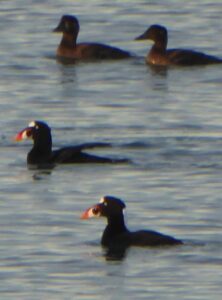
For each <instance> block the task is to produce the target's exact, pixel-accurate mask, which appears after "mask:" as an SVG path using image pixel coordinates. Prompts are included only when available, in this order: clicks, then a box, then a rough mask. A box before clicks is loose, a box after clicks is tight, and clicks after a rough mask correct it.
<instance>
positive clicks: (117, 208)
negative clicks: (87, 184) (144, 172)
mask: <svg viewBox="0 0 222 300" xmlns="http://www.w3.org/2000/svg"><path fill="white" fill-rule="evenodd" d="M125 208H126V205H125V203H124V202H123V201H122V200H121V199H119V198H116V197H114V196H104V197H102V198H101V199H100V202H99V203H97V204H95V205H93V206H92V207H90V208H88V209H87V210H85V211H84V212H83V213H82V215H81V219H83V220H85V219H89V218H94V217H97V218H98V217H105V218H106V219H107V226H106V228H105V230H104V232H103V234H102V238H101V245H102V246H103V247H107V248H110V249H116V248H121V249H126V248H128V247H130V246H140V247H145V246H147V247H162V246H177V245H182V244H183V242H182V240H180V239H176V238H174V237H172V236H169V235H165V234H162V233H159V232H157V231H153V230H138V231H130V230H129V229H128V228H127V227H126V225H125V221H124V214H123V211H124V209H125Z"/></svg>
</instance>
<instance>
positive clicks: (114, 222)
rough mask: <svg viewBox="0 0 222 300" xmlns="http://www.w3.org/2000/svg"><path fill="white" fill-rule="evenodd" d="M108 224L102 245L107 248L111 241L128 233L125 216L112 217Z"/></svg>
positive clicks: (109, 218)
mask: <svg viewBox="0 0 222 300" xmlns="http://www.w3.org/2000/svg"><path fill="white" fill-rule="evenodd" d="M107 221H108V224H107V226H106V229H105V231H104V233H103V236H102V244H103V245H104V246H107V245H108V244H109V241H110V239H112V238H114V237H115V236H117V235H119V234H122V233H124V232H127V231H128V229H127V228H126V225H125V222H124V217H123V214H121V215H118V216H117V215H115V216H110V217H108V218H107Z"/></svg>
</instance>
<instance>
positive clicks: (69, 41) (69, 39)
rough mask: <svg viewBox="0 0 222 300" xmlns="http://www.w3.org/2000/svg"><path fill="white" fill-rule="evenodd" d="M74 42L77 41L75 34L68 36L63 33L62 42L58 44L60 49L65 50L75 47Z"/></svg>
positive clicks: (68, 34)
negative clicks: (63, 48)
mask: <svg viewBox="0 0 222 300" xmlns="http://www.w3.org/2000/svg"><path fill="white" fill-rule="evenodd" d="M76 40H77V35H76V34H74V35H73V34H70V33H65V32H64V33H63V36H62V40H61V43H60V47H61V46H62V47H65V48H75V47H76Z"/></svg>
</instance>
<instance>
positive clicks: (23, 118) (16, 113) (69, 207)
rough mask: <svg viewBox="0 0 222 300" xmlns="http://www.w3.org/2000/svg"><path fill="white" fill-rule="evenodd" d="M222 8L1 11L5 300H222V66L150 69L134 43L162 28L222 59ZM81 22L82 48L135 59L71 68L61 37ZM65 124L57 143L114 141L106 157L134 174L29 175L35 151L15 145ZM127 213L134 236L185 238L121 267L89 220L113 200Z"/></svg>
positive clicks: (141, 5) (32, 6)
mask: <svg viewBox="0 0 222 300" xmlns="http://www.w3.org/2000/svg"><path fill="white" fill-rule="evenodd" d="M221 12H222V6H221V1H220V0H218V1H209V0H203V1H184V2H182V1H172V0H167V1H133V0H129V1H119V0H117V1H104V0H93V1H92V0H91V1H82V0H76V1H71V0H61V1H59V0H56V1H54V0H48V1H25V0H15V1H8V0H7V1H2V0H1V1H0V27H1V44H0V56H1V60H0V78H1V80H0V96H1V110H0V128H1V135H0V145H1V147H0V156H1V161H0V182H1V189H0V293H1V294H0V295H1V296H0V298H1V299H53V300H54V299H79V300H83V299H87V300H88V299H90V300H92V299H152V300H153V299H158V300H160V299H164V300H165V299H201V300H205V299H207V300H209V299H221V289H222V288H221V283H222V282H221V275H222V268H221V265H222V251H221V249H222V232H221V231H222V230H221V229H222V223H221V211H222V201H221V190H222V161H221V158H222V138H221V137H222V105H221V101H222V99H221V89H222V68H221V66H207V67H193V68H170V69H168V70H165V71H160V72H157V71H155V70H152V69H151V68H150V67H149V66H146V65H145V63H144V56H145V55H146V53H147V51H148V49H149V47H150V44H149V43H147V42H142V43H141V42H140V43H138V42H135V41H133V39H134V38H135V37H136V36H138V35H139V34H141V33H142V32H143V31H144V30H145V29H146V28H147V27H148V26H149V25H150V24H153V23H160V24H163V25H165V26H167V27H168V28H169V47H186V48H193V49H196V50H200V51H204V52H207V53H210V54H213V55H218V56H221V57H222V42H221V41H222V39H221V32H222V21H221ZM64 13H70V14H73V15H76V16H77V17H78V18H79V21H80V24H81V33H80V36H79V40H80V41H97V42H104V43H108V44H112V45H115V46H118V47H122V48H124V49H127V50H130V51H132V52H133V53H135V54H136V55H137V56H138V57H137V58H135V59H131V60H125V61H117V62H102V63H78V64H76V65H62V64H61V63H58V62H57V61H56V59H55V50H56V47H57V45H58V43H59V41H60V39H61V36H60V35H55V34H53V33H51V31H52V29H53V28H54V27H55V26H56V25H57V24H58V22H59V19H60V17H61V15H62V14H64ZM36 119H39V120H44V121H46V122H48V123H49V125H50V126H51V127H52V135H53V144H54V147H55V148H56V147H62V146H64V145H71V144H73V145H76V144H79V143H84V142H94V141H98V142H110V143H112V144H113V148H108V149H103V150H101V149H100V150H95V151H94V153H96V154H100V155H106V156H110V157H115V158H118V157H127V158H129V159H131V160H132V161H133V163H132V164H124V165H115V166H111V165H84V166H83V165H69V166H58V167H56V168H55V169H54V170H51V171H36V170H28V169H27V166H26V155H27V152H28V151H29V149H30V148H31V143H30V142H24V143H21V144H18V143H15V142H14V141H13V139H12V137H13V136H14V135H15V134H16V133H17V132H18V131H19V130H20V129H22V128H24V127H25V126H26V125H27V124H28V123H29V122H30V121H31V120H36ZM107 194H109V195H113V196H117V197H120V198H121V199H123V200H124V201H125V202H126V204H127V214H126V219H127V225H128V227H129V228H130V229H131V230H136V229H140V228H143V229H153V230H157V231H160V232H163V233H166V234H170V235H172V236H175V237H177V238H180V239H182V240H184V241H185V245H184V246H182V247H176V248H168V249H149V248H148V249H147V248H142V249H140V248H131V249H130V250H129V251H128V252H127V254H126V256H125V258H124V259H123V260H119V261H112V260H108V259H107V257H106V255H105V254H104V252H103V249H102V248H101V246H100V237H101V234H102V231H103V229H104V227H105V220H103V219H100V220H97V219H94V220H89V221H82V220H80V215H81V213H82V212H83V211H84V210H85V209H86V208H88V207H89V206H91V205H92V204H94V203H96V202H97V201H98V200H99V199H100V197H102V196H103V195H107Z"/></svg>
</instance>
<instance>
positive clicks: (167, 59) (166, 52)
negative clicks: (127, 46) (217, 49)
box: [135, 24, 222, 66]
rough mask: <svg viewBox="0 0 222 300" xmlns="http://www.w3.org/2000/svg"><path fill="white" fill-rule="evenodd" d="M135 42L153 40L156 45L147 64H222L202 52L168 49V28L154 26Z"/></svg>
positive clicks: (219, 60)
mask: <svg viewBox="0 0 222 300" xmlns="http://www.w3.org/2000/svg"><path fill="white" fill-rule="evenodd" d="M135 40H152V41H153V42H154V45H153V46H152V48H151V50H150V51H149V53H148V54H147V56H146V63H147V64H150V65H156V66H168V65H179V66H195V65H208V64H220V63H222V59H221V58H219V57H216V56H212V55H208V54H205V53H202V52H198V51H194V50H187V49H167V42H168V32H167V29H166V27H164V26H162V25H159V24H153V25H151V26H150V27H149V28H148V29H147V30H146V31H145V32H144V33H143V34H142V35H140V36H138V37H136V38H135Z"/></svg>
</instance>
